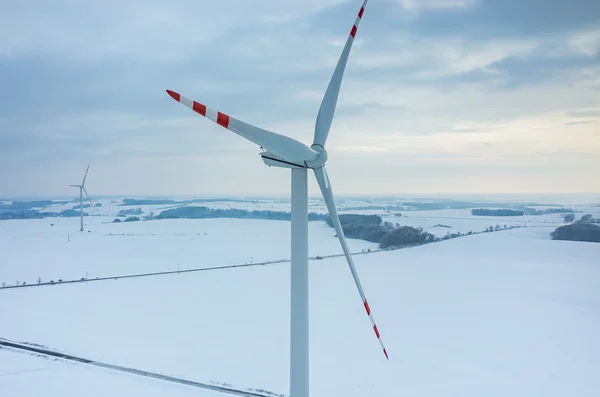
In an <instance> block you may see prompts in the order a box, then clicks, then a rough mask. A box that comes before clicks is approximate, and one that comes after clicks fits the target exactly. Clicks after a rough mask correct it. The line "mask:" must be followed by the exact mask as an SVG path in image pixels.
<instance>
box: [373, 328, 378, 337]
mask: <svg viewBox="0 0 600 397" xmlns="http://www.w3.org/2000/svg"><path fill="white" fill-rule="evenodd" d="M373 330H374V331H375V335H377V339H379V330H378V329H377V325H374V326H373Z"/></svg>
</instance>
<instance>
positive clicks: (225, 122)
mask: <svg viewBox="0 0 600 397" xmlns="http://www.w3.org/2000/svg"><path fill="white" fill-rule="evenodd" d="M217 124H219V125H220V126H223V127H225V128H228V127H229V116H228V115H226V114H225V113H221V112H218V113H217Z"/></svg>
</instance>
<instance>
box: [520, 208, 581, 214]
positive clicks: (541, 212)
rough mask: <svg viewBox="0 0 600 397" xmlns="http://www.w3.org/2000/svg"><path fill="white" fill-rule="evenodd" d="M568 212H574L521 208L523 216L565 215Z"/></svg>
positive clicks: (570, 209)
mask: <svg viewBox="0 0 600 397" xmlns="http://www.w3.org/2000/svg"><path fill="white" fill-rule="evenodd" d="M570 212H576V211H575V210H574V209H572V208H545V209H543V210H538V209H536V208H528V207H525V208H523V213H524V214H525V215H548V214H567V213H570Z"/></svg>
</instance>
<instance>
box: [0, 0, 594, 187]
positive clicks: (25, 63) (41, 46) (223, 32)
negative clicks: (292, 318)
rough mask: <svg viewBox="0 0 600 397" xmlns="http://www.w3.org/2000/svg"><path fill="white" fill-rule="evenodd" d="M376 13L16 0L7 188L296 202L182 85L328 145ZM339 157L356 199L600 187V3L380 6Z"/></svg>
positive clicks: (339, 127) (338, 141) (294, 5)
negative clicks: (337, 87)
mask: <svg viewBox="0 0 600 397" xmlns="http://www.w3.org/2000/svg"><path fill="white" fill-rule="evenodd" d="M361 1H362V0H294V1H291V0H254V1H248V0H218V1H215V0H211V1H206V0H190V1H188V0H173V1H168V2H167V1H158V0H127V1H116V0H102V1H94V0H87V1H75V0H56V1H53V2H48V1H45V0H44V1H42V0H23V1H19V2H4V4H3V5H2V11H1V12H0V87H1V88H2V90H1V92H0V167H1V172H0V196H30V195H44V196H47V195H65V194H71V193H73V194H76V193H77V192H76V191H74V189H73V188H70V187H69V186H68V185H69V184H73V183H78V182H80V179H81V178H82V176H83V173H84V171H85V168H86V166H87V164H88V163H91V168H90V173H89V177H88V183H87V187H88V191H89V192H90V194H125V195H169V194H176V195H197V196H210V195H224V194H230V195H287V194H288V193H289V189H290V187H289V172H288V171H287V170H284V169H280V168H269V167H267V166H265V165H264V164H263V163H262V161H261V159H260V157H259V156H258V153H259V148H258V147H256V146H254V145H253V144H252V143H249V142H246V141H244V140H243V139H242V138H240V137H239V136H237V135H235V134H233V133H231V132H229V131H227V130H225V129H223V128H221V127H219V126H216V125H214V124H213V123H212V122H211V121H209V120H208V119H205V118H203V117H201V116H198V115H196V114H195V113H193V112H191V111H190V110H189V109H187V108H185V107H183V106H182V105H180V104H178V103H176V102H175V101H173V100H172V99H171V98H170V97H169V96H168V95H167V94H166V93H165V89H173V90H176V91H179V92H181V93H182V94H184V95H186V96H188V97H190V98H193V99H195V100H197V101H200V102H203V103H205V104H207V105H208V106H210V107H213V108H215V109H218V110H220V111H223V112H226V113H229V114H230V115H232V116H234V117H236V118H238V119H241V120H244V121H246V122H249V123H252V124H255V125H257V126H261V127H263V128H267V129H270V130H274V131H277V132H280V133H283V134H287V135H290V136H292V137H294V138H297V139H300V140H301V141H303V142H304V143H306V144H309V145H310V143H311V141H312V135H313V129H314V119H315V117H316V114H317V110H318V107H319V104H320V101H321V98H322V95H323V92H324V91H325V88H326V86H327V83H328V81H329V78H330V76H331V73H332V71H333V68H334V66H335V63H336V61H337V58H338V56H339V54H340V52H341V48H342V45H343V42H344V41H345V39H346V37H347V34H348V32H349V30H350V27H351V26H352V23H353V22H354V19H355V16H356V13H357V11H358V9H359V8H360V4H361ZM328 151H329V162H328V170H329V174H330V178H331V182H332V187H333V189H334V192H335V193H337V194H339V195H343V194H361V195H371V194H373V195H374V194H397V195H402V194H434V193H437V194H459V193H532V192H561V193H569V192H600V176H599V175H600V174H599V173H598V170H600V4H598V2H597V0H569V1H567V0H564V1H561V0H502V1H498V0H490V1H484V0H371V1H370V2H369V4H368V6H367V9H366V12H365V14H364V16H363V20H362V22H361V25H360V28H359V30H358V34H357V40H356V41H355V45H354V48H353V50H352V53H351V55H350V60H349V63H348V67H347V69H346V74H345V77H344V81H343V84H342V90H341V93H340V98H339V101H338V108H337V112H336V116H335V118H334V122H333V126H332V129H331V133H330V138H329V141H328ZM312 179H314V178H312V175H311V184H310V190H311V194H314V193H316V192H317V190H316V183H314V181H312ZM72 190H73V191H72Z"/></svg>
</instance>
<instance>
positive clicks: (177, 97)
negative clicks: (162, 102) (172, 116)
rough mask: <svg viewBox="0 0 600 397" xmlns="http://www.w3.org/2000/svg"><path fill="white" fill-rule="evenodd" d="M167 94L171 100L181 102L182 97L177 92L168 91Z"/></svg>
mask: <svg viewBox="0 0 600 397" xmlns="http://www.w3.org/2000/svg"><path fill="white" fill-rule="evenodd" d="M167 94H169V95H170V96H171V98H173V99H175V100H176V101H177V102H179V101H180V99H181V95H179V94H178V93H177V92H175V91H171V90H167Z"/></svg>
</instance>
